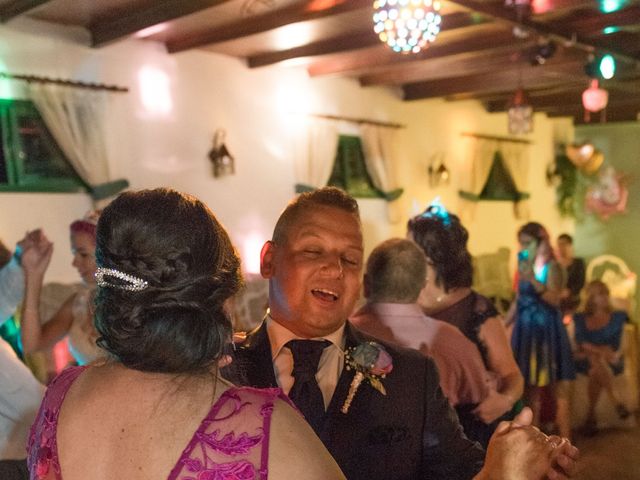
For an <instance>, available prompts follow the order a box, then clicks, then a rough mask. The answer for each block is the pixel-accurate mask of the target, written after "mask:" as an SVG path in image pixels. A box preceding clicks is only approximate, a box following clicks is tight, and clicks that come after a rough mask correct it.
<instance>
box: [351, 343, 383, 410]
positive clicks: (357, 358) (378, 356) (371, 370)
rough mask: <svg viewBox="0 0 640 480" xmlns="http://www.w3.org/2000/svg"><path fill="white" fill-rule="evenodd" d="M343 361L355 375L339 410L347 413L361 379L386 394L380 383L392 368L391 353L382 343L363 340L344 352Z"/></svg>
mask: <svg viewBox="0 0 640 480" xmlns="http://www.w3.org/2000/svg"><path fill="white" fill-rule="evenodd" d="M344 361H345V365H346V368H347V370H355V372H356V373H355V375H354V377H353V380H352V381H351V385H350V386H349V393H348V395H347V398H346V399H345V401H344V404H343V405H342V408H341V409H340V411H341V412H342V413H347V412H348V411H349V407H350V406H351V402H352V401H353V397H354V396H355V394H356V392H357V391H358V388H359V387H360V384H361V383H362V381H363V380H367V381H368V382H369V385H371V386H372V387H373V388H375V389H376V390H377V391H379V392H380V393H381V394H382V395H386V394H387V391H386V389H385V388H384V385H383V384H382V380H381V379H382V378H384V377H385V376H386V375H387V374H388V373H389V372H391V370H392V369H393V361H392V359H391V355H389V354H388V353H387V351H386V350H385V349H384V347H383V346H382V345H380V344H379V343H376V342H364V343H361V344H359V345H357V346H355V347H352V348H349V349H347V351H346V352H344Z"/></svg>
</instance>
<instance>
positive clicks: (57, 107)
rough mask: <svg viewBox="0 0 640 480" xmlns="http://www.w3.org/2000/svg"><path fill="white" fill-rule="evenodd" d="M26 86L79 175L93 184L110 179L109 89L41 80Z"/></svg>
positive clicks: (89, 183) (48, 126)
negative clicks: (57, 83) (89, 88)
mask: <svg viewBox="0 0 640 480" xmlns="http://www.w3.org/2000/svg"><path fill="white" fill-rule="evenodd" d="M27 88H28V92H29V96H30V98H31V100H32V101H33V103H34V104H35V106H36V108H37V109H38V111H39V112H40V115H41V116H42V118H43V120H44V122H45V124H46V125H47V128H48V129H49V131H50V132H51V134H52V135H53V137H54V139H55V140H56V142H57V143H58V145H59V146H60V148H61V149H62V151H63V152H64V154H65V156H66V157H67V159H68V160H69V162H70V163H71V165H72V166H73V168H74V169H75V171H76V172H77V173H78V175H79V176H80V178H82V180H84V181H85V182H86V183H87V184H88V185H89V186H91V187H93V186H96V185H100V184H103V183H105V182H108V181H110V180H111V178H110V175H109V165H108V159H107V148H106V142H105V130H106V125H105V122H106V104H107V103H106V102H107V95H108V92H106V91H99V90H88V89H78V88H70V87H66V86H62V85H53V84H41V83H30V84H29V85H28V87H27Z"/></svg>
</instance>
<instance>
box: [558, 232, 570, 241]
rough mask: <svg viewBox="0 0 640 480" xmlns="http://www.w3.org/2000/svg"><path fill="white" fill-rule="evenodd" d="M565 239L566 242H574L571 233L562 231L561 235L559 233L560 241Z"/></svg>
mask: <svg viewBox="0 0 640 480" xmlns="http://www.w3.org/2000/svg"><path fill="white" fill-rule="evenodd" d="M560 240H563V241H565V242H569V243H570V244H573V237H572V236H571V235H569V234H568V233H561V234H560V235H558V241H560Z"/></svg>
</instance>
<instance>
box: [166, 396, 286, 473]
mask: <svg viewBox="0 0 640 480" xmlns="http://www.w3.org/2000/svg"><path fill="white" fill-rule="evenodd" d="M276 397H280V398H285V397H284V395H283V394H282V391H281V390H280V389H277V388H273V389H267V390H259V389H254V388H247V387H243V388H231V389H229V390H227V391H226V392H225V393H223V394H222V396H221V397H220V399H219V400H218V401H217V402H216V404H215V405H214V406H213V408H212V409H211V411H210V412H209V415H207V418H205V420H204V421H203V422H202V424H201V425H200V428H199V429H198V431H197V432H196V433H195V434H194V436H193V438H192V440H191V442H189V445H188V446H187V448H185V450H184V452H182V456H181V457H180V460H179V461H178V463H177V465H176V466H175V468H174V469H173V471H172V472H171V475H169V480H267V477H268V472H267V467H268V458H269V429H270V425H271V414H272V412H273V402H274V401H275V399H276Z"/></svg>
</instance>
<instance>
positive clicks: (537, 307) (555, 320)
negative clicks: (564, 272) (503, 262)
mask: <svg viewBox="0 0 640 480" xmlns="http://www.w3.org/2000/svg"><path fill="white" fill-rule="evenodd" d="M548 270H549V264H546V265H545V266H544V267H543V269H542V271H540V272H536V280H538V281H539V282H541V283H544V284H546V281H547V273H548ZM511 347H512V348H513V353H514V356H515V359H516V362H517V363H518V366H519V367H520V371H521V372H522V376H523V377H524V381H525V384H526V385H530V386H536V387H544V386H546V385H549V384H552V383H555V382H557V381H558V380H572V379H574V378H575V376H576V374H575V368H574V364H573V358H572V354H571V345H570V344H569V337H568V335H567V331H566V329H565V327H564V325H563V323H562V314H561V313H560V310H559V309H558V308H556V307H554V306H553V305H550V304H548V303H547V302H545V301H544V300H543V299H542V298H541V296H540V294H538V292H536V290H535V288H534V287H533V284H532V283H531V282H529V281H528V280H520V282H519V283H518V303H517V312H516V324H515V327H514V329H513V335H512V337H511Z"/></svg>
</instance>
